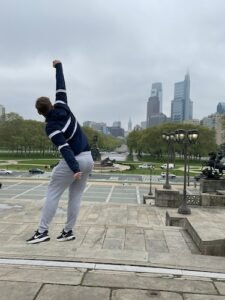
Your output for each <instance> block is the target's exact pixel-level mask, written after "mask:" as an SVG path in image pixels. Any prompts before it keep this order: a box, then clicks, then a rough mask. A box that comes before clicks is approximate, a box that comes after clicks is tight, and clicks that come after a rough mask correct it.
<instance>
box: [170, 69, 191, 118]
mask: <svg viewBox="0 0 225 300" xmlns="http://www.w3.org/2000/svg"><path fill="white" fill-rule="evenodd" d="M192 118H193V102H192V101H191V99H190V75H189V73H187V74H186V75H185V79H184V81H180V82H176V83H175V85H174V99H173V100H172V102H171V120H172V121H173V122H182V121H186V120H192Z"/></svg>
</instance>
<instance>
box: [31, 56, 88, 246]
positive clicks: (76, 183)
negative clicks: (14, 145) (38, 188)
mask: <svg viewBox="0 0 225 300" xmlns="http://www.w3.org/2000/svg"><path fill="white" fill-rule="evenodd" d="M53 67H54V68H55V69H56V100H55V103H54V105H53V104H52V103H51V101H50V99H49V98H48V97H40V98H38V99H37V101H36V109H37V111H38V113H39V114H40V115H43V116H44V117H45V122H46V126H45V131H46V134H47V136H48V137H49V139H51V141H52V143H53V144H54V145H55V146H56V147H57V148H58V150H59V151H60V153H61V155H62V157H63V159H62V160H60V162H59V164H58V165H57V166H56V167H55V168H54V169H53V173H52V178H51V181H50V183H49V185H48V190H47V195H46V200H45V204H44V207H43V209H42V215H41V219H40V223H39V226H38V229H37V231H36V232H35V234H34V235H33V236H32V237H31V238H30V239H28V240H27V243H28V244H36V243H40V242H45V241H49V240H50V237H49V235H48V228H49V224H50V223H51V221H52V219H53V217H54V215H55V213H56V210H57V207H58V203H59V199H60V197H61V195H62V193H63V192H64V190H65V189H66V188H67V187H68V188H69V199H68V206H67V221H66V223H65V226H64V228H63V230H62V232H61V234H60V235H59V236H58V237H57V241H68V240H74V239H75V236H74V234H73V227H74V226H75V223H76V220H77V217H78V213H79V209H80V203H81V197H82V194H83V191H84V188H85V186H86V183H87V179H88V176H89V174H90V172H91V170H92V167H93V159H92V156H91V151H90V147H89V145H88V140H87V137H86V136H85V134H84V132H83V131H82V129H81V127H80V125H79V123H78V122H77V120H76V118H75V116H74V115H73V113H72V112H71V111H70V108H69V106H68V105H67V95H66V86H65V80H64V76H63V68H62V63H61V62H60V61H59V60H54V61H53Z"/></svg>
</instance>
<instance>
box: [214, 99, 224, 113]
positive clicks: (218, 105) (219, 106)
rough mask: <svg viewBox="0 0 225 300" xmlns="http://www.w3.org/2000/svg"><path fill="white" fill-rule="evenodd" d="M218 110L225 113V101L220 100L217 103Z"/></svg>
mask: <svg viewBox="0 0 225 300" xmlns="http://www.w3.org/2000/svg"><path fill="white" fill-rule="evenodd" d="M216 112H217V113H218V114H224V113H225V103H224V102H219V103H218V104H217V110H216Z"/></svg>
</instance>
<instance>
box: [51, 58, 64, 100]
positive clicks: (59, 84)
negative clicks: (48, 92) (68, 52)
mask: <svg viewBox="0 0 225 300" xmlns="http://www.w3.org/2000/svg"><path fill="white" fill-rule="evenodd" d="M53 67H54V68H55V69H56V96H55V101H56V102H58V101H62V102H63V103H67V95H66V84H65V80H64V75H63V68H62V63H61V61H60V60H54V61H53Z"/></svg>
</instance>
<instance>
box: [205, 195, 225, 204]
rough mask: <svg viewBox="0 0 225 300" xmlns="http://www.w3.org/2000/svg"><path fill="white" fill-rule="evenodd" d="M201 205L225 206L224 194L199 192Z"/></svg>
mask: <svg viewBox="0 0 225 300" xmlns="http://www.w3.org/2000/svg"><path fill="white" fill-rule="evenodd" d="M201 204H202V206H225V195H222V194H209V193H203V194H201Z"/></svg>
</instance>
